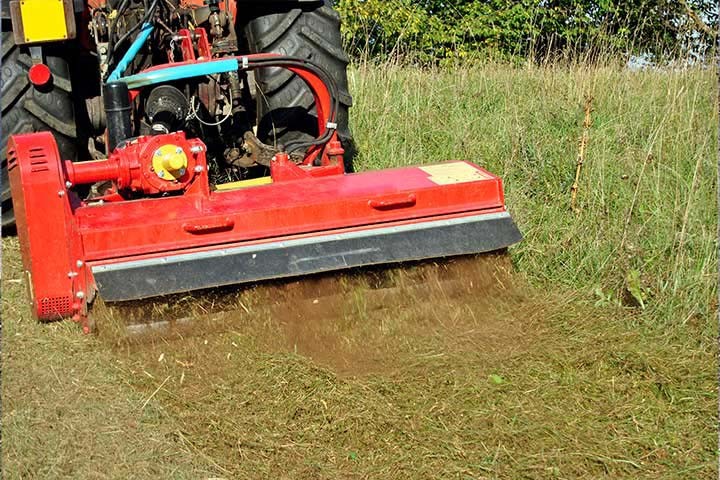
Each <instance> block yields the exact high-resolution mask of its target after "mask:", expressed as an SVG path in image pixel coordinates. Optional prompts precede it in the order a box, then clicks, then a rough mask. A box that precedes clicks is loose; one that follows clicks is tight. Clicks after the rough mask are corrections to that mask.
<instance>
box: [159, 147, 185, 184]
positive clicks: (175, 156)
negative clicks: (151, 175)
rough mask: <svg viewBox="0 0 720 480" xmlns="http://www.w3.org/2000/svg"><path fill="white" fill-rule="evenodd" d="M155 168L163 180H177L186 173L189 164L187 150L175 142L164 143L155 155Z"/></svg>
mask: <svg viewBox="0 0 720 480" xmlns="http://www.w3.org/2000/svg"><path fill="white" fill-rule="evenodd" d="M152 164H153V170H154V171H155V174H156V175H157V176H158V177H160V178H162V179H163V180H170V181H172V180H177V179H178V178H180V177H182V176H183V175H184V174H185V171H186V170H187V166H188V159H187V155H185V151H184V150H183V149H182V148H181V147H179V146H177V145H173V144H167V145H163V146H161V147H160V148H158V149H157V150H155V154H154V155H153V161H152Z"/></svg>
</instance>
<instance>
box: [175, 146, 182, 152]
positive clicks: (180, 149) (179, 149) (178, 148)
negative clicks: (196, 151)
mask: <svg viewBox="0 0 720 480" xmlns="http://www.w3.org/2000/svg"><path fill="white" fill-rule="evenodd" d="M175 153H183V149H182V148H181V147H177V148H176V149H175Z"/></svg>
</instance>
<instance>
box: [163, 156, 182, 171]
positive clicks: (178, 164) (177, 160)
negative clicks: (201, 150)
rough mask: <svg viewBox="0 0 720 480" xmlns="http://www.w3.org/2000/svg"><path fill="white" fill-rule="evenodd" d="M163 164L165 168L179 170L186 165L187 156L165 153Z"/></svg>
mask: <svg viewBox="0 0 720 480" xmlns="http://www.w3.org/2000/svg"><path fill="white" fill-rule="evenodd" d="M163 166H164V167H165V169H166V170H180V169H181V168H185V167H187V158H185V155H184V154H183V155H177V154H173V155H166V156H165V157H163Z"/></svg>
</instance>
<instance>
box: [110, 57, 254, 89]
mask: <svg viewBox="0 0 720 480" xmlns="http://www.w3.org/2000/svg"><path fill="white" fill-rule="evenodd" d="M239 68H240V65H239V63H238V61H237V59H236V58H230V59H226V60H213V61H209V62H200V63H194V64H190V65H178V66H177V67H167V68H162V69H159V70H151V71H149V72H143V73H137V74H135V75H130V76H128V77H123V78H120V79H119V81H121V82H125V83H126V84H127V86H128V88H129V89H131V90H132V89H137V88H140V87H146V86H148V85H153V84H156V83H165V82H172V81H174V80H182V79H185V78H192V77H202V76H204V75H213V74H216V73H226V72H236V71H237V70H238V69H239ZM113 73H114V72H113Z"/></svg>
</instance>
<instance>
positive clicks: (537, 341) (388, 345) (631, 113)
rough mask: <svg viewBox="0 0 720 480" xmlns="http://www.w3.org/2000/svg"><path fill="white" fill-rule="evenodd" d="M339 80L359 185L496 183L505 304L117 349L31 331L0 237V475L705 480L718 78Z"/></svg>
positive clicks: (12, 255)
mask: <svg viewBox="0 0 720 480" xmlns="http://www.w3.org/2000/svg"><path fill="white" fill-rule="evenodd" d="M351 80H352V82H351V84H352V87H353V92H354V96H355V101H356V106H355V107H354V111H353V115H354V116H353V120H354V124H353V125H354V133H355V135H356V138H357V140H358V144H359V147H360V151H361V156H360V158H359V159H358V162H357V164H358V166H359V167H360V168H362V169H370V168H382V167H387V166H392V165H399V164H412V163H427V162H431V161H436V160H439V159H450V158H467V159H469V160H473V161H477V162H479V163H481V164H483V165H485V166H487V167H488V168H489V169H490V170H492V171H495V172H497V173H499V174H501V175H503V176H504V180H505V185H506V188H507V203H508V205H509V207H510V209H511V211H512V213H513V215H514V216H515V218H516V220H517V221H518V223H519V224H520V226H521V229H522V230H523V232H524V234H525V236H526V238H525V240H524V242H523V243H522V244H520V245H519V246H517V247H515V248H513V249H511V251H510V254H511V258H512V260H513V262H514V264H515V268H516V269H517V273H516V274H515V275H513V276H511V277H508V278H501V280H503V283H504V284H505V283H507V285H505V286H504V288H505V292H504V293H503V292H500V293H497V292H496V293H495V299H494V300H492V301H487V300H486V299H482V298H475V297H474V296H473V295H469V296H466V297H465V298H464V299H462V301H458V300H457V299H453V298H450V297H448V299H444V297H443V296H442V295H441V294H442V292H437V291H435V292H428V298H430V299H432V301H431V302H425V301H423V299H415V300H414V301H413V302H410V303H406V304H402V303H400V304H399V305H388V306H387V308H386V309H385V310H373V309H370V308H367V302H366V299H365V298H364V297H363V295H360V294H359V295H358V298H355V297H353V298H351V299H349V300H350V302H351V304H352V305H353V307H352V308H353V309H354V310H352V314H350V315H347V312H345V313H346V314H344V315H342V316H341V317H342V318H340V317H338V318H332V316H330V317H331V318H323V317H322V316H321V315H316V314H315V313H316V312H315V311H314V310H313V307H312V305H313V303H312V302H311V303H310V306H309V307H308V308H305V309H302V310H300V309H298V310H294V311H288V312H285V313H279V312H278V311H277V310H276V311H274V312H270V311H269V310H266V309H264V308H263V307H262V305H258V304H252V303H246V304H244V305H245V307H246V308H248V309H249V310H251V312H252V314H247V315H241V316H239V317H238V318H236V319H235V320H234V321H233V322H234V323H231V324H230V328H225V329H220V331H215V332H214V333H208V334H200V335H197V332H195V335H193V336H188V337H187V338H182V339H178V338H177V337H173V338H165V339H163V338H159V337H158V338H156V339H155V340H153V341H151V342H148V343H145V344H141V345H124V344H122V343H121V344H120V345H119V346H118V345H117V344H116V343H115V342H113V341H109V339H108V338H107V337H104V336H102V335H101V336H99V337H95V336H82V335H81V334H80V332H79V329H77V328H76V326H75V325H73V324H70V323H61V324H53V325H37V324H36V323H34V322H33V321H32V320H31V319H30V317H29V312H28V310H27V308H26V306H25V304H24V298H25V297H24V289H23V286H22V285H21V283H20V278H21V266H20V260H19V254H18V251H17V241H16V240H15V239H3V250H4V251H3V275H2V288H3V297H2V300H3V306H2V309H3V310H2V313H3V322H4V324H3V334H4V335H3V379H2V380H3V383H2V389H3V392H2V393H3V407H4V408H3V412H2V415H3V417H2V421H3V453H2V455H3V466H4V472H5V474H6V475H7V478H25V477H30V478H32V477H39V478H43V477H54V478H151V477H152V478H155V477H161V478H209V477H223V478H258V477H260V478H264V477H270V478H276V477H277V478H598V477H603V476H605V477H608V478H633V479H634V478H709V477H710V476H714V475H716V465H717V456H716V424H717V416H716V405H717V390H716V362H715V359H716V355H717V344H716V341H715V339H716V334H717V324H716V322H715V315H716V308H717V304H716V303H715V302H714V298H715V296H716V294H717V287H716V271H717V256H716V253H715V252H716V241H715V238H716V237H715V232H716V215H717V206H716V203H715V198H716V193H717V185H716V171H715V168H716V167H715V157H714V155H715V152H716V151H717V133H716V129H715V126H716V125H717V121H718V120H717V116H716V114H715V108H714V106H715V105H716V98H715V97H713V96H711V95H710V92H713V91H714V88H713V87H714V84H715V76H714V72H712V71H702V70H689V71H683V72H628V71H625V70H619V69H613V68H601V69H594V70H586V69H582V68H576V69H562V68H544V69H538V68H534V67H527V68H522V69H513V68H510V67H507V66H501V65H493V66H486V67H476V68H468V69H462V68H460V69H457V70H453V71H420V70H413V69H409V68H400V67H394V66H388V65H386V66H383V67H382V68H380V67H370V66H367V67H361V68H360V69H358V70H356V71H354V72H353V76H352V79H351ZM587 93H589V94H591V95H593V97H594V98H595V103H594V107H595V111H594V113H593V116H594V120H595V121H594V124H593V126H592V128H591V131H590V144H589V146H588V153H587V164H586V166H585V170H584V171H583V175H582V177H581V186H580V191H579V196H578V198H579V200H580V207H581V212H580V213H579V214H575V213H573V212H571V211H570V208H569V203H570V185H571V184H572V179H573V175H574V171H575V158H576V155H577V142H578V139H579V136H580V133H581V130H580V124H581V122H582V115H583V101H584V99H583V97H584V95H585V94H587ZM649 153H650V154H651V155H648V154H649ZM625 175H626V176H627V178H624V177H623V176H625ZM631 210H632V212H631ZM630 213H632V215H630ZM628 219H629V222H628ZM623 239H624V241H623ZM621 244H622V248H621V247H620V246H621ZM633 271H636V272H638V274H639V275H638V277H637V278H638V279H639V282H640V284H639V285H628V282H629V281H630V280H632V278H633V276H632V275H631V272H633ZM627 287H631V288H633V289H635V290H637V288H636V287H638V288H639V289H640V290H639V294H640V295H642V297H643V300H644V304H645V305H646V307H645V308H644V309H642V308H640V307H635V306H630V305H631V304H633V302H632V301H630V299H628V298H626V297H627V294H626V293H627V292H626V290H627ZM548 291H549V292H550V293H547V292H548ZM309 293H310V294H312V292H309ZM238 298H240V300H241V301H242V300H243V298H245V297H242V296H241V297H238ZM238 310H239V309H238ZM280 312H281V311H280ZM206 321H209V320H206ZM302 325H307V326H308V327H307V328H302ZM110 340H111V339H110ZM318 344H320V345H318ZM323 347H325V348H324V349H325V350H329V352H319V351H318V350H319V349H323ZM361 357H367V358H365V359H364V360H367V361H366V362H361V361H360V360H359V359H360V358H361ZM373 358H377V359H379V361H375V362H372V361H370V360H372V359H373ZM348 359H349V361H350V363H351V365H349V366H348V365H347V362H346V361H347V360H348ZM343 362H346V363H343ZM361 363H362V364H363V365H362V368H359V367H358V368H356V369H352V368H348V367H352V366H353V364H361ZM366 367H367V368H366Z"/></svg>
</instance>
